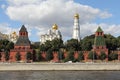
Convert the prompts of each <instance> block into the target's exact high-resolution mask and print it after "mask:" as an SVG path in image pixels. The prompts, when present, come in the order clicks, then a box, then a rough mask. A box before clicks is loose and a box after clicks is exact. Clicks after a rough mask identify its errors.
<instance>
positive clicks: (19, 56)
mask: <svg viewBox="0 0 120 80" xmlns="http://www.w3.org/2000/svg"><path fill="white" fill-rule="evenodd" d="M15 57H16V60H17V61H20V60H21V55H20V53H19V52H17V53H16V56H15Z"/></svg>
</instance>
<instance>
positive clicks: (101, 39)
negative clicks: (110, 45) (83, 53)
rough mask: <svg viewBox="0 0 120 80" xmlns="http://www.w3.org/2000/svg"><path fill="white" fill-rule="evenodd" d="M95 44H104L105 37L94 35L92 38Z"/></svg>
mask: <svg viewBox="0 0 120 80" xmlns="http://www.w3.org/2000/svg"><path fill="white" fill-rule="evenodd" d="M94 45H95V46H105V45H106V44H105V39H104V37H103V36H96V37H95V40H94Z"/></svg>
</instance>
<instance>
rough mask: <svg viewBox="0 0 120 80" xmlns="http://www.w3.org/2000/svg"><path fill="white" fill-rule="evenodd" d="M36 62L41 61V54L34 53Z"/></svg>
mask: <svg viewBox="0 0 120 80" xmlns="http://www.w3.org/2000/svg"><path fill="white" fill-rule="evenodd" d="M36 60H37V61H40V60H41V52H37V53H36Z"/></svg>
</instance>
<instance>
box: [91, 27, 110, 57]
mask: <svg viewBox="0 0 120 80" xmlns="http://www.w3.org/2000/svg"><path fill="white" fill-rule="evenodd" d="M92 51H95V53H96V55H97V56H99V55H100V54H101V52H104V53H105V54H106V55H107V58H106V59H108V49H107V48H106V43H105V39H104V32H103V30H102V29H101V27H100V26H99V27H98V29H97V31H96V32H95V39H94V45H93V49H92Z"/></svg>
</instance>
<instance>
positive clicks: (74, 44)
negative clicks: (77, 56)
mask: <svg viewBox="0 0 120 80" xmlns="http://www.w3.org/2000/svg"><path fill="white" fill-rule="evenodd" d="M65 47H66V49H67V51H70V50H73V51H80V50H81V45H80V42H79V41H78V40H77V39H70V40H67V42H66V44H65Z"/></svg>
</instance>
